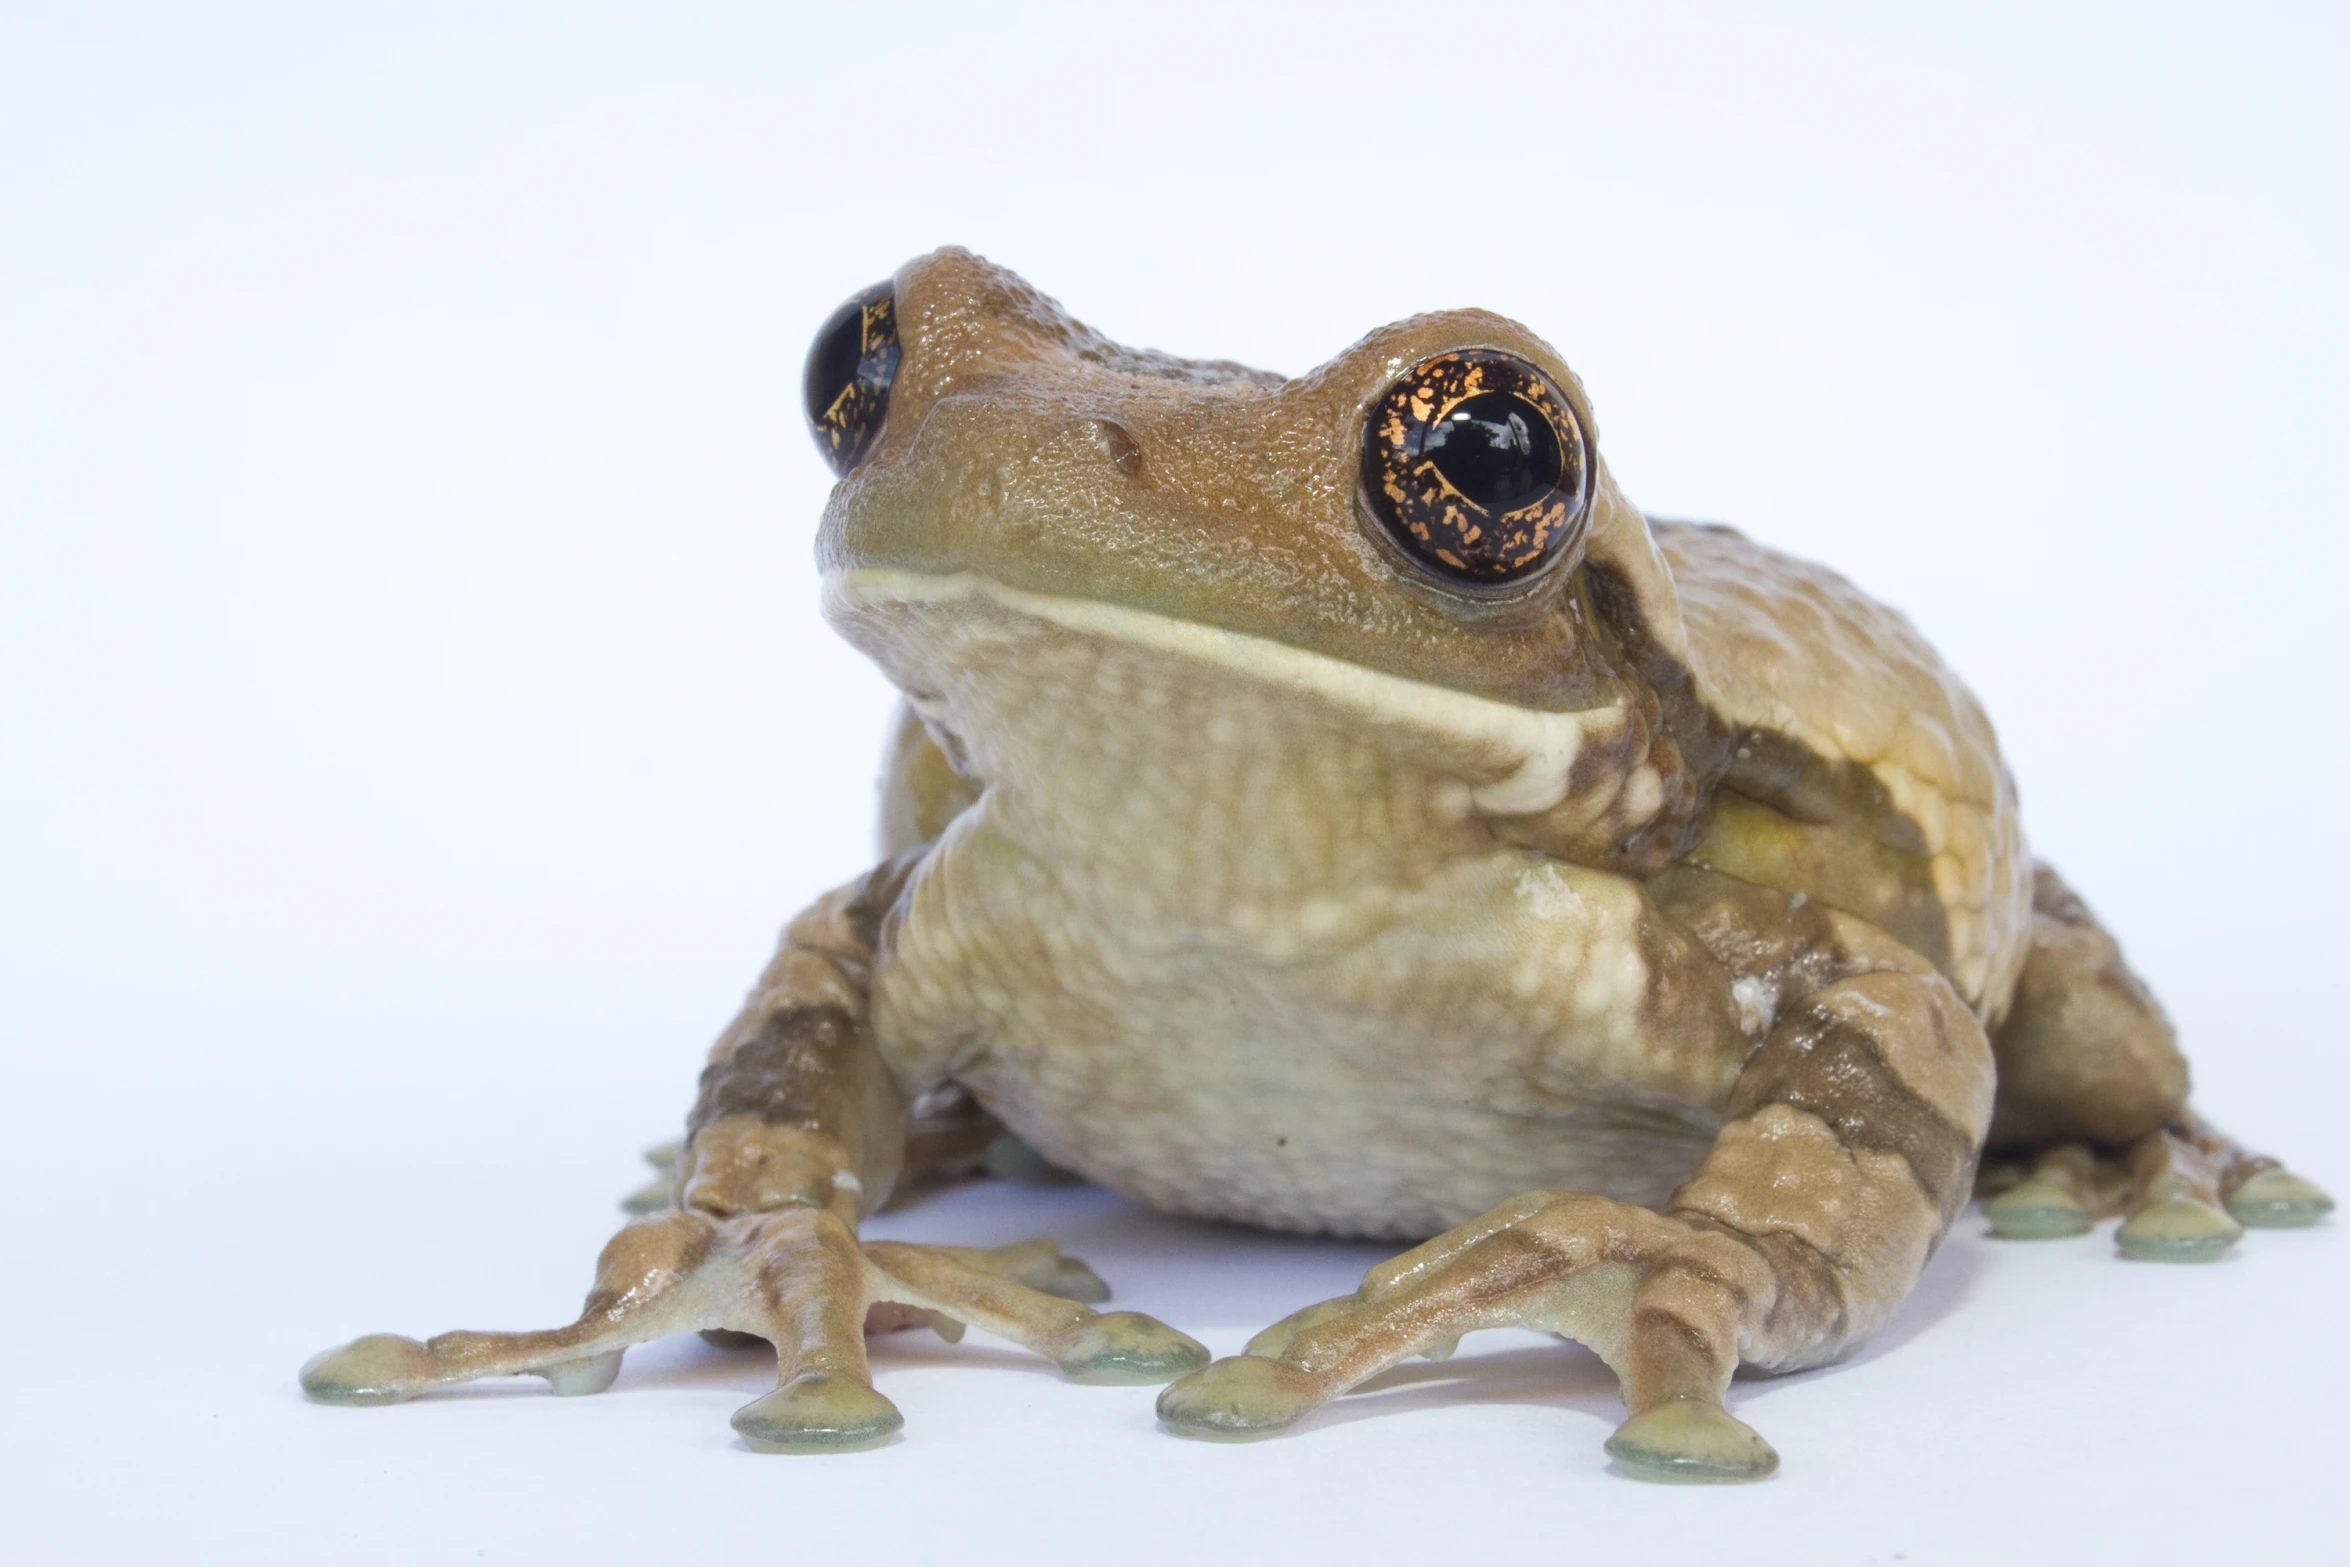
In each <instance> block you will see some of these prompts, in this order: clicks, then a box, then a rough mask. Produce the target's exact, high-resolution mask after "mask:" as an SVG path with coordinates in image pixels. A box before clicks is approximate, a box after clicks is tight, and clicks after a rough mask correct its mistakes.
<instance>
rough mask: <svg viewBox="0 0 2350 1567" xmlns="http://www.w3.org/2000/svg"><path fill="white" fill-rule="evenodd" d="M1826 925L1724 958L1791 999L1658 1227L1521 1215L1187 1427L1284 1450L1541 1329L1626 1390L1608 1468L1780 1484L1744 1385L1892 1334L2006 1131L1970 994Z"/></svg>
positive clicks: (1617, 1216) (1387, 1277)
mask: <svg viewBox="0 0 2350 1567" xmlns="http://www.w3.org/2000/svg"><path fill="white" fill-rule="evenodd" d="M1806 919H1808V920H1810V921H1813V922H1815V924H1816V928H1817V931H1818V935H1819V939H1818V940H1816V941H1803V942H1787V941H1783V940H1777V939H1772V940H1764V941H1754V942H1748V943H1741V942H1726V943H1723V944H1722V945H1723V946H1726V947H1729V948H1732V949H1736V948H1740V947H1743V948H1744V958H1745V959H1746V960H1749V961H1750V962H1751V963H1752V964H1754V965H1759V966H1760V968H1750V969H1749V972H1748V973H1747V974H1745V975H1741V976H1740V977H1757V974H1758V973H1762V972H1764V971H1767V980H1766V982H1767V983H1768V984H1769V985H1770V986H1772V987H1773V988H1777V989H1779V990H1780V991H1781V993H1782V1000H1781V1003H1780V1005H1779V1006H1778V1007H1777V1008H1776V1010H1775V1016H1774V1017H1773V1019H1772V1020H1771V1021H1770V1023H1769V1030H1768V1034H1767V1037H1766V1038H1765V1039H1764V1041H1763V1043H1762V1044H1761V1046H1760V1048H1758V1049H1756V1050H1755V1051H1754V1053H1753V1054H1752V1056H1750V1057H1749V1058H1748V1060H1747V1062H1746V1064H1745V1067H1744V1069H1743V1071H1742V1072H1741V1074H1740V1076H1739V1078H1738V1081H1737V1085H1736V1088H1735V1090H1734V1092H1733V1094H1732V1097H1731V1099H1730V1102H1729V1103H1728V1105H1727V1106H1726V1107H1725V1109H1726V1114H1727V1117H1728V1119H1727V1124H1726V1125H1724V1127H1723V1128H1722V1131H1721V1133H1720V1135H1719V1137H1718V1138H1717V1140H1716V1141H1715V1143H1714V1146H1713V1148H1712V1150H1711V1152H1710V1153H1709V1154H1708V1156H1707V1157H1706V1159H1705V1160H1704V1162H1703V1164H1702V1165H1701V1166H1700V1167H1699V1169H1698V1170H1697V1172H1696V1174H1695V1175H1694V1176H1692V1177H1691V1178H1690V1179H1689V1180H1688V1181H1687V1182H1686V1183H1684V1184H1683V1185H1682V1186H1681V1188H1680V1189H1679V1190H1678V1191H1676V1192H1675V1193H1674V1194H1673V1196H1672V1198H1671V1199H1670V1201H1669V1202H1668V1203H1667V1204H1666V1206H1665V1208H1664V1210H1663V1211H1662V1212H1652V1211H1650V1210H1648V1209H1645V1208H1641V1207H1637V1206H1634V1205H1632V1204H1629V1203H1624V1202H1618V1201H1615V1200H1613V1199H1609V1198H1604V1197H1594V1196H1584V1195H1576V1194H1566V1193H1556V1192H1529V1193H1526V1194H1524V1195H1522V1196H1519V1197H1516V1198H1513V1199H1511V1200H1510V1201H1509V1202H1506V1203H1504V1204H1502V1205H1501V1206H1500V1207H1498V1208H1496V1209H1494V1210H1493V1211H1492V1212H1490V1213H1487V1214H1485V1215H1484V1216H1483V1217H1481V1218H1478V1219H1475V1220H1472V1221H1470V1222H1469V1223H1468V1224H1465V1225H1462V1226H1461V1227H1459V1228H1458V1229H1455V1230H1453V1231H1451V1232H1449V1233H1447V1234H1444V1235H1441V1236H1438V1237H1437V1238H1436V1239H1434V1240H1431V1241H1429V1242H1427V1243H1426V1244H1424V1245H1422V1246H1420V1247H1418V1248H1417V1249H1415V1250H1413V1251H1410V1252H1406V1253H1405V1254H1404V1255H1402V1256H1400V1257H1398V1258H1396V1259H1395V1260H1393V1261H1391V1262H1389V1263H1387V1264H1385V1265H1384V1266H1382V1267H1379V1268H1377V1269H1374V1270H1373V1271H1372V1272H1371V1274H1370V1275H1369V1276H1368V1277H1367V1278H1366V1279H1365V1280H1364V1281H1363V1285H1362V1288H1361V1289H1359V1290H1358V1291H1356V1292H1355V1294H1354V1295H1352V1296H1350V1297H1347V1298H1344V1299H1341V1300H1337V1301H1330V1302H1325V1303H1323V1304H1322V1305H1319V1306H1313V1307H1308V1308H1307V1309H1306V1310H1305V1311H1303V1312H1300V1313H1298V1314H1297V1315H1296V1316H1293V1317H1291V1318H1290V1319H1288V1320H1287V1321H1285V1322H1282V1323H1279V1324H1276V1325H1275V1326H1274V1327H1272V1328H1270V1329H1268V1330H1267V1331H1266V1332H1265V1333H1263V1334H1260V1335H1259V1336H1258V1337H1257V1339H1256V1340H1255V1341H1253V1342H1252V1343H1251V1344H1250V1345H1249V1346H1248V1350H1247V1352H1246V1353H1245V1354H1242V1355H1239V1356H1235V1357H1232V1358H1230V1359H1226V1360H1221V1361H1218V1362H1217V1363H1215V1364H1214V1365H1212V1366H1210V1367H1208V1368H1207V1369H1206V1370H1204V1371H1201V1372H1197V1373H1194V1374H1193V1375H1191V1376H1188V1377H1185V1378H1184V1379H1183V1380H1181V1381H1179V1382H1177V1383H1175V1384H1174V1385H1173V1386H1172V1387H1170V1388H1168V1389H1167V1391H1166V1392H1165V1393H1164V1394H1163V1395H1162V1396H1161V1398H1160V1400H1159V1411H1160V1415H1161V1417H1162V1418H1163V1419H1164V1420H1165V1421H1166V1423H1167V1424H1168V1426H1169V1427H1170V1428H1172V1429H1173V1430H1175V1431H1177V1432H1179V1433H1182V1434H1185V1435H1191V1436H1202V1437H1211V1438H1215V1437H1221V1438H1245V1437H1251V1436H1258V1435H1266V1434H1270V1433H1271V1432H1272V1431H1275V1430H1278V1429H1279V1428H1281V1427H1283V1426H1286V1425H1288V1424H1289V1423H1291V1422H1292V1421H1295V1420H1296V1419H1298V1418H1299V1417H1300V1416H1302V1415H1304V1414H1306V1413H1307V1412H1308V1411H1310V1410H1312V1409H1314V1408H1316V1407H1318V1406H1319V1405H1320V1404H1322V1403H1323V1402H1325V1401H1326V1400H1328V1399H1330V1398H1333V1397H1336V1396H1337V1395H1339V1394H1341V1393H1343V1392H1345V1391H1346V1390H1348V1389H1349V1388H1352V1387H1354V1386H1356V1385H1358V1384H1359V1383H1361V1382H1362V1381H1363V1380H1365V1379H1366V1378H1368V1377H1371V1376H1373V1375H1375V1374H1377V1373H1378V1372H1380V1371H1382V1370H1384V1369H1386V1368H1387V1367H1389V1366H1392V1365H1395V1364H1396V1363H1398V1362H1399V1361H1402V1360H1403V1359H1405V1358H1407V1357H1409V1356H1411V1355H1414V1354H1435V1355H1439V1356H1441V1355H1444V1354H1447V1353H1449V1352H1450V1349H1451V1345H1452V1344H1453V1342H1454V1341H1455V1340H1457V1339H1458V1338H1459V1337H1460V1336H1461V1335H1462V1334H1464V1333H1468V1332H1471V1331H1474V1330H1476V1329H1479V1328H1493V1327H1511V1326H1518V1327H1531V1328H1536V1329H1541V1330H1546V1331H1550V1332H1555V1333H1559V1334H1561V1335H1564V1336H1565V1337H1568V1338H1571V1339H1575V1340H1578V1341H1579V1342H1581V1343H1584V1344H1587V1345H1589V1346H1590V1347H1591V1348H1592V1349H1593V1350H1595V1351H1596V1352H1597V1353H1598V1354H1599V1355H1600V1357H1601V1358H1602V1359H1603V1360H1605V1361H1606V1362H1607V1364H1608V1365H1609V1367H1610V1368H1611V1369H1613V1370H1614V1371H1615V1372H1616V1374H1617V1376H1618V1378H1619V1379H1620V1381H1621V1383H1622V1388H1623V1395H1624V1402H1625V1404H1626V1406H1627V1408H1628V1409H1629V1411H1630V1415H1631V1418H1630V1419H1628V1420H1627V1421H1626V1422H1625V1423H1624V1424H1623V1426H1622V1427H1621V1428H1619V1429H1618V1430H1617V1432H1616V1433H1615V1435H1614V1437H1613V1438H1611V1439H1610V1441H1609V1443H1608V1451H1609V1453H1610V1454H1611V1455H1612V1456H1613V1457H1614V1458H1615V1459H1616V1461H1617V1462H1618V1463H1619V1464H1620V1465H1621V1466H1622V1467H1623V1468H1624V1470H1625V1471H1626V1472H1628V1473H1630V1474H1632V1475H1634V1476H1637V1477H1640V1478H1643V1479H1653V1480H1680V1481H1726V1480H1749V1479H1758V1478H1761V1477H1762V1476H1764V1475H1767V1474H1769V1473H1771V1472H1772V1471H1773V1470H1774V1469H1776V1468H1777V1466H1778V1457H1777V1455H1776V1454H1775V1453H1774V1452H1773V1451H1772V1450H1771V1448H1770V1446H1769V1445H1768V1444H1767V1443H1766V1442H1764V1441H1763V1439H1762V1438H1761V1437H1760V1436H1758V1435H1756V1434H1755V1433H1754V1432H1753V1431H1752V1430H1750V1429H1749V1428H1748V1427H1747V1426H1745V1425H1744V1424H1743V1423H1741V1422H1740V1421H1738V1420H1737V1419H1735V1418H1734V1417H1732V1416H1731V1415H1730V1414H1729V1413H1728V1412H1727V1411H1726V1410H1725V1409H1724V1408H1723V1399H1724V1395H1725V1393H1726V1392H1727V1390H1728V1387H1729V1383H1730V1377H1731V1374H1732V1372H1734V1371H1735V1370H1736V1369H1737V1368H1738V1366H1739V1365H1740V1364H1742V1363H1743V1364H1747V1365H1752V1366H1755V1367H1758V1368H1761V1369H1765V1370H1781V1371H1784V1370H1795V1369H1800V1368H1802V1367H1805V1366H1811V1365H1817V1364H1821V1363H1823V1362H1826V1361H1829V1360H1833V1359H1834V1358H1836V1357H1837V1356H1839V1355H1841V1354H1843V1353H1845V1352H1846V1351H1847V1350H1849V1349H1850V1348H1852V1347H1853V1346H1855V1345H1856V1344H1858V1343H1859V1342H1860V1341H1861V1340H1862V1339H1864V1338H1866V1337H1867V1336H1868V1335H1869V1334H1870V1333H1872V1332H1874V1331H1875V1330H1876V1329H1877V1328H1878V1327H1879V1326H1881V1325H1882V1324H1883V1323H1884V1322H1885V1321H1886V1320H1887V1319H1888V1318H1889V1317H1891V1315H1892V1313H1893V1311H1894V1309H1895V1308H1896V1307H1897V1306H1898V1305H1899V1304H1900V1303H1901V1301H1902V1299H1903V1297H1905V1296H1906V1295H1907V1294H1908V1293H1909V1290H1910V1288H1911V1286H1912V1285H1913V1284H1914V1283H1915V1282H1916V1280H1917V1277H1918V1274H1919V1271H1920V1270H1921V1269H1922V1268H1923V1267H1924V1265H1925V1262H1926V1259H1927V1257H1928V1256H1929V1255H1930V1254H1931V1253H1932V1251H1933V1249H1934V1246H1935V1245H1936V1243H1937V1242H1938V1241H1939V1240H1940V1239H1941V1237H1942V1235H1943V1234H1944V1232H1945V1231H1946V1230H1947V1229H1948V1227H1949V1225H1950V1223H1951V1221H1952V1219H1953V1218H1954V1217H1955V1216H1956V1215H1957V1213H1958V1212H1959V1210H1960V1208H1961V1207H1962V1206H1963V1205H1964V1204H1965V1202H1966V1200H1967V1196H1968V1191H1969V1185H1970V1182H1971V1180H1972V1177H1973V1173H1974V1166H1975V1160H1976V1156H1977V1152H1978V1150H1979V1149H1980V1148H1981V1146H1982V1141H1983V1137H1984V1133H1985V1131H1986V1130H1987V1128H1988V1126H1989V1123H1990V1114H1991V1096H1992V1081H1993V1073H1992V1060H1991V1051H1990V1045H1989V1042H1988V1041H1987V1040H1986V1038H1985V1037H1984V1033H1983V1029H1982V1027H1981V1025H1980V1024H1979V1023H1978V1022H1977V1020H1976V1019H1975V1017H1974V1015H1973V1014H1972V1013H1971V1012H1969V1011H1968V1009H1967V1008H1966V1006H1965V1004H1964V1003H1963V1002H1961V1001H1960V1000H1959V998H1958V996H1957V994H1956V993H1955V992H1954V991H1953V990H1952V989H1951V987H1950V985H1949V984H1948V983H1947V982H1946V981H1945V980H1944V979H1943V978H1942V977H1941V976H1940V975H1938V974H1936V973H1934V972H1933V971H1932V969H1931V968H1930V967H1929V966H1928V965H1926V964H1925V963H1924V962H1923V961H1922V960H1919V959H1917V958H1915V957H1914V956H1912V955H1910V954H1908V953H1906V952H1905V951H1903V950H1902V949H1900V948H1898V947H1897V946H1896V945H1895V944H1893V943H1892V942H1891V940H1890V938H1886V937H1883V936H1881V935H1880V934H1879V933H1876V932H1874V931H1873V930H1871V929H1870V928H1868V927H1863V926H1860V925H1859V924H1858V922H1855V921H1849V920H1845V919H1843V918H1842V917H1841V916H1834V915H1826V914H1821V913H1818V912H1817V911H1814V912H1813V913H1811V914H1809V915H1800V914H1799V915H1797V916H1796V917H1795V918H1794V919H1793V920H1792V921H1791V924H1793V925H1800V924H1802V923H1803V922H1804V921H1805V920H1806ZM1700 934H1701V935H1703V934H1704V933H1703V932H1701V933H1700ZM1766 934H1767V933H1766ZM1709 945H1714V943H1710V942H1709ZM1766 949H1768V950H1766ZM1725 955H1729V956H1735V955H1737V954H1736V953H1735V952H1732V953H1728V954H1725ZM1721 978H1722V980H1723V982H1725V983H1726V982H1728V980H1729V978H1730V975H1729V972H1728V971H1727V970H1725V972H1724V974H1723V975H1722V976H1721Z"/></svg>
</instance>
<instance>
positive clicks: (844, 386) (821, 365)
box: [807, 295, 865, 420]
mask: <svg viewBox="0 0 2350 1567" xmlns="http://www.w3.org/2000/svg"><path fill="white" fill-rule="evenodd" d="M864 358H865V301H864V296H862V295H859V296H858V297H857V298H855V299H852V300H850V301H849V302H848V303H847V304H845V305H843V306H841V307H840V308H839V309H838V310H835V311H834V312H833V313H832V319H831V320H829V321H827V322H825V323H824V329H823V330H822V331H821V332H819V333H817V334H816V346H815V347H814V348H813V349H811V350H810V351H809V354H808V385H807V392H808V417H809V418H810V419H818V420H820V419H822V418H823V417H824V416H825V415H826V414H828V413H830V412H831V411H832V405H833V404H834V403H836V402H838V401H840V394H841V393H843V392H845V391H847V390H848V386H849V383H850V382H851V381H854V380H855V379H856V378H857V367H858V366H859V365H860V364H861V363H862V362H863V361H864Z"/></svg>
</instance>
